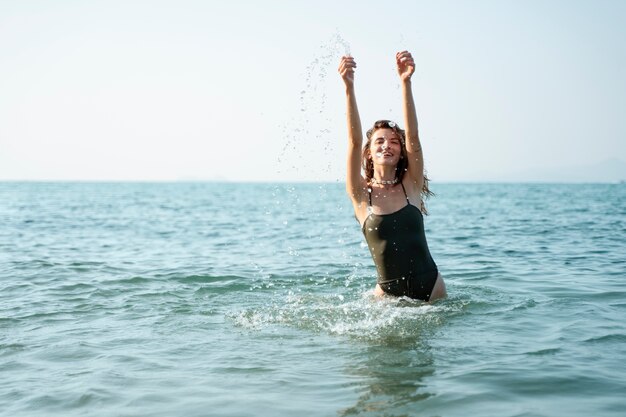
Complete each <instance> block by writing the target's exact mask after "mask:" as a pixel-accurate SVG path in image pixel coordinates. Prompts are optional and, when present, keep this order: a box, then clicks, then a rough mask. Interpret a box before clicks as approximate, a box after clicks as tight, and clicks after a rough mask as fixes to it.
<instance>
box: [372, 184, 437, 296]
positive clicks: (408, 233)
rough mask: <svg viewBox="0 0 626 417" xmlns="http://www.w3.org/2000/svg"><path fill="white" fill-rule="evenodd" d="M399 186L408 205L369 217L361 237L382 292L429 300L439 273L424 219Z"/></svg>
mask: <svg viewBox="0 0 626 417" xmlns="http://www.w3.org/2000/svg"><path fill="white" fill-rule="evenodd" d="M400 185H402V191H404V195H405V197H406V202H407V205H406V206H404V207H403V208H401V209H400V210H398V211H396V212H393V213H390V214H373V213H372V214H370V215H369V216H367V218H366V219H365V222H364V223H363V234H364V235H365V240H366V241H367V244H368V246H369V249H370V252H371V254H372V258H373V259H374V263H375V264H376V269H377V271H378V285H380V287H381V288H382V289H383V291H384V292H385V293H387V294H391V295H395V296H407V297H410V298H417V299H420V300H424V301H428V300H429V299H430V294H431V293H432V291H433V288H434V286H435V282H436V281H437V276H438V275H439V272H438V270H437V265H436V264H435V261H434V260H433V258H432V256H431V255H430V251H429V250H428V243H427V242H426V234H425V232H424V216H423V215H422V212H421V211H420V209H418V208H417V207H415V206H414V205H413V204H411V203H410V202H409V197H408V196H407V194H406V190H405V189H404V185H403V184H402V183H400ZM371 206H372V194H371V192H370V193H369V207H370V209H371Z"/></svg>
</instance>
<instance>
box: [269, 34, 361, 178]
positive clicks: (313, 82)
mask: <svg viewBox="0 0 626 417" xmlns="http://www.w3.org/2000/svg"><path fill="white" fill-rule="evenodd" d="M319 49H320V51H321V52H320V53H318V54H316V56H315V57H314V58H313V61H312V62H311V63H310V64H309V65H308V66H307V67H306V69H305V74H304V86H303V88H302V90H300V92H299V97H298V107H297V113H296V114H295V115H294V116H293V117H292V118H291V119H290V120H289V121H288V122H287V123H285V124H283V125H281V126H280V128H281V131H282V137H283V138H284V145H283V147H282V149H281V150H280V152H279V154H278V157H277V167H278V173H279V174H282V175H284V174H287V173H294V174H302V173H304V174H310V175H312V176H314V177H319V174H320V166H318V165H316V164H314V163H311V162H309V161H308V160H306V159H305V157H306V156H309V155H314V154H315V153H318V152H324V153H325V154H330V153H333V152H335V145H336V141H335V140H334V138H333V140H331V139H330V136H331V135H330V134H331V132H333V131H334V130H335V129H334V128H335V127H336V125H337V123H336V120H335V118H336V116H337V115H334V114H329V113H328V111H327V106H326V105H327V100H328V90H329V88H331V87H330V86H329V85H328V81H329V80H328V78H329V77H328V75H329V74H335V73H336V72H335V71H336V67H337V64H338V62H339V59H340V57H341V56H342V55H350V44H349V43H348V42H347V41H346V40H345V39H344V38H343V37H342V36H341V35H340V34H339V33H338V32H336V33H334V34H333V35H332V36H331V37H330V39H329V40H328V41H327V42H325V43H324V44H322V45H320V48H319ZM332 88H335V87H334V86H333V87H332ZM310 159H313V158H310ZM332 168H333V167H332V164H331V163H327V164H325V166H323V167H321V170H322V171H323V172H325V173H330V171H331V170H332Z"/></svg>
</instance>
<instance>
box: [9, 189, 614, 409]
mask: <svg viewBox="0 0 626 417" xmlns="http://www.w3.org/2000/svg"><path fill="white" fill-rule="evenodd" d="M432 188H433V189H434V191H435V193H436V194H437V196H436V197H434V198H431V199H430V200H429V202H428V209H429V212H430V215H429V216H427V217H426V229H427V236H428V240H429V245H430V249H431V252H432V254H433V257H434V259H435V261H436V262H437V264H438V266H439V269H440V271H441V272H442V274H443V275H444V276H445V280H446V283H447V286H448V293H449V297H448V298H447V299H445V300H443V301H438V302H435V303H433V304H425V303H421V302H418V301H413V300H409V299H405V298H399V299H398V298H386V297H385V298H376V297H374V296H373V295H372V289H373V287H374V283H375V280H376V275H375V274H376V272H375V269H374V266H373V264H372V261H371V258H370V255H369V251H368V249H367V247H366V245H365V244H364V240H363V236H362V234H361V231H360V230H359V225H358V224H357V222H356V220H355V218H354V216H353V214H352V211H351V207H350V203H349V201H348V199H347V197H346V196H345V192H344V186H343V185H342V184H233V183H155V184H150V183H18V182H9V183H0V222H1V223H0V225H1V226H0V375H1V376H2V378H0V414H1V415H3V416H12V417H14V416H64V417H66V416H79V415H80V416H84V415H88V416H186V417H187V416H233V417H234V416H237V417H239V416H290V417H291V416H296V415H306V416H467V415H479V416H499V417H504V416H589V415H594V416H623V415H624V412H625V410H626V399H625V398H626V396H625V393H626V365H625V364H626V285H625V279H626V243H625V242H626V186H625V185H624V184H587V185H582V184H571V185H550V184H499V185H498V184H437V183H433V184H432Z"/></svg>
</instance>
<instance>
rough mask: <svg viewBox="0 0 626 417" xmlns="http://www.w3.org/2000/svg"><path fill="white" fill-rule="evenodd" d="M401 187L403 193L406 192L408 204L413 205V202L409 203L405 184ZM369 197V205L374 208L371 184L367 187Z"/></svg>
mask: <svg viewBox="0 0 626 417" xmlns="http://www.w3.org/2000/svg"><path fill="white" fill-rule="evenodd" d="M400 185H401V186H402V191H404V197H405V198H406V202H407V203H409V204H411V202H410V201H409V196H408V195H407V193H406V190H405V189H404V184H402V183H400ZM367 197H368V200H369V203H370V204H369V205H370V207H372V185H371V184H369V185H368V187H367Z"/></svg>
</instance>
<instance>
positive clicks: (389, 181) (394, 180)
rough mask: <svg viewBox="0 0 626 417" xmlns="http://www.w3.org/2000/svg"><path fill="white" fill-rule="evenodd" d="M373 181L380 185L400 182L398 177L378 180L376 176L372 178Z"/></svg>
mask: <svg viewBox="0 0 626 417" xmlns="http://www.w3.org/2000/svg"><path fill="white" fill-rule="evenodd" d="M372 182H373V183H374V184H380V185H393V184H397V183H398V178H397V177H396V178H394V179H392V180H377V179H376V178H372Z"/></svg>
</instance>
